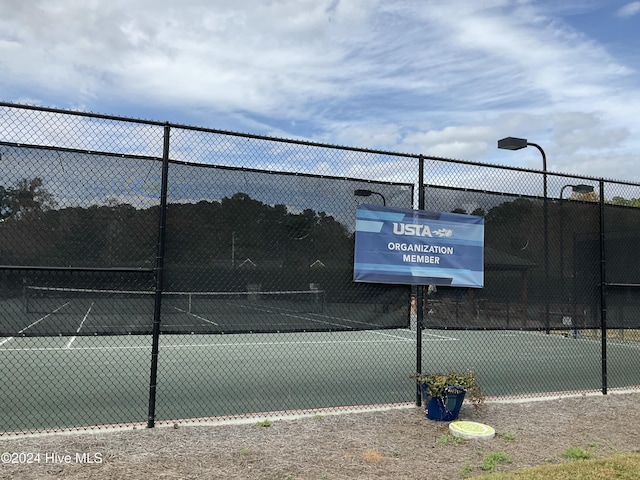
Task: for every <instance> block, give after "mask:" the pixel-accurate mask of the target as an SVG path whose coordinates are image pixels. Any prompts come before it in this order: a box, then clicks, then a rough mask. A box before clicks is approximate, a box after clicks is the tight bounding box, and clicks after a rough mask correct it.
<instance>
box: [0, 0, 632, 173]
mask: <svg viewBox="0 0 640 480" xmlns="http://www.w3.org/2000/svg"><path fill="white" fill-rule="evenodd" d="M638 32H640V2H639V1H633V2H629V1H618V0H610V1H608V0H582V1H577V0H576V1H573V0H560V1H558V0H549V1H546V0H545V1H534V0H531V1H529V0H512V1H507V0H467V1H462V0H447V1H435V0H387V1H375V0H328V1H320V0H273V1H269V2H266V1H264V0H183V1H180V2H175V1H167V0H109V1H97V0H96V1H93V0H92V1H78V0H3V2H2V3H0V91H1V92H2V93H1V94H0V98H1V99H2V100H4V101H9V102H18V103H28V104H36V105H43V106H50V107H58V108H70V109H79V110H86V111H92V112H99V113H107V114H114V115H124V116H129V117H136V118H145V119H152V120H160V121H170V122H175V123H183V124H189V125H197V126H204V127H211V128H217V129H224V130H233V131H240V132H250V133H258V134H266V135H274V136H278V137H287V138H302V139H308V140H313V141H319V142H327V143H331V144H339V145H348V146H357V147H366V148H375V149H383V150H390V151H398V152H406V153H422V154H425V155H437V156H443V157H448V158H458V159H464V160H473V161H480V162H488V163H499V164H507V165H514V166H519V167H528V168H541V160H540V155H539V152H538V151H537V150H536V149H533V148H529V149H526V150H522V151H519V152H508V151H502V150H498V149H497V148H496V142H497V140H498V139H499V138H502V137H506V136H520V137H525V138H528V139H529V141H531V142H535V143H538V144H540V145H542V146H543V148H544V149H545V151H546V153H547V157H548V168H549V170H553V171H558V172H564V173H575V174H582V175H590V176H598V177H605V178H614V179H623V180H631V181H640V168H639V165H638V163H639V162H638V160H639V159H640V122H639V121H638V120H639V119H640V118H639V117H640V75H639V72H638V69H639V68H640V34H639V33H638Z"/></svg>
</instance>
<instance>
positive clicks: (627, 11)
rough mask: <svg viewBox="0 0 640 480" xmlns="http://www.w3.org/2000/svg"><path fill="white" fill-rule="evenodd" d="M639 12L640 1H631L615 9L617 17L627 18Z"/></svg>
mask: <svg viewBox="0 0 640 480" xmlns="http://www.w3.org/2000/svg"><path fill="white" fill-rule="evenodd" d="M638 13H640V2H631V3H628V4H626V5H625V6H624V7H622V8H621V9H620V10H618V11H617V15H618V16H619V17H623V18H628V17H633V16H634V15H637V14H638Z"/></svg>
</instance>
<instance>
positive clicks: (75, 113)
mask: <svg viewBox="0 0 640 480" xmlns="http://www.w3.org/2000/svg"><path fill="white" fill-rule="evenodd" d="M0 107H6V108H13V109H19V110H20V109H21V110H32V111H40V112H48V113H56V114H61V115H73V116H79V117H87V118H97V119H103V120H113V121H120V122H128V123H138V124H145V125H155V126H161V127H169V128H176V129H183V130H192V131H198V132H204V133H213V134H219V135H228V136H233V137H240V138H251V139H255V140H263V141H268V142H278V143H288V144H294V145H302V146H308V147H320V148H327V149H332V150H343V151H351V152H360V153H368V154H373V155H385V156H392V157H400V158H413V159H424V160H431V161H438V162H445V163H455V164H460V165H469V166H475V167H484V168H495V169H499V170H509V171H516V172H525V173H533V174H546V175H550V176H556V177H571V178H575V179H581V180H590V181H596V182H597V181H605V182H609V183H616V184H620V185H630V186H636V187H640V182H630V181H626V180H614V179H604V178H598V177H593V176H588V175H578V174H570V173H562V172H552V171H542V170H535V169H531V168H522V167H514V166H510V165H500V164H492V163H484V162H474V161H470V160H460V159H454V158H446V157H438V156H433V155H424V154H417V153H402V152H394V151H390V150H380V149H370V148H361V147H350V146H345V145H333V144H327V143H321V142H312V141H308V140H301V139H290V138H280V137H271V136H266V135H258V134H252V133H241V132H233V131H229V130H220V129H214V128H206V127H197V126H192V125H184V124H178V123H172V122H168V121H165V122H162V121H157V120H142V119H136V118H131V117H123V116H117V115H107V114H101V113H93V112H82V111H77V110H65V109H60V108H51V107H41V106H36V105H26V104H18V103H11V102H0ZM96 153H97V152H96Z"/></svg>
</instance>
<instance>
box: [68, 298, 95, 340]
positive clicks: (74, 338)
mask: <svg viewBox="0 0 640 480" xmlns="http://www.w3.org/2000/svg"><path fill="white" fill-rule="evenodd" d="M94 304H95V302H91V305H89V310H87V313H85V314H84V318H83V319H82V321H81V322H80V326H79V327H78V329H77V330H76V333H80V330H81V329H82V326H83V325H84V322H86V321H87V318H88V317H89V313H91V309H92V308H93V305H94ZM75 340H76V336H75V335H74V336H73V337H71V340H69V342H68V343H67V347H66V348H71V344H72V343H73V342H75Z"/></svg>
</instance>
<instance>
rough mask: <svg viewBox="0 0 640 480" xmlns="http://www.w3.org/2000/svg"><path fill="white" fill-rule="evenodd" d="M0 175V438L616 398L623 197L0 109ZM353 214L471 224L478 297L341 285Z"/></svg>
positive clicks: (628, 201)
mask: <svg viewBox="0 0 640 480" xmlns="http://www.w3.org/2000/svg"><path fill="white" fill-rule="evenodd" d="M0 155H1V160H0V162H1V164H2V167H3V168H2V171H1V173H0V304H1V305H2V310H1V311H0V330H1V331H0V365H1V366H2V368H1V369H0V380H1V381H2V384H3V396H2V402H3V404H2V408H3V412H4V415H3V417H2V420H1V422H2V425H1V426H0V431H1V432H2V433H3V434H5V435H6V434H14V433H29V432H39V431H59V430H63V429H69V428H90V427H96V426H117V425H120V426H122V425H146V426H149V427H152V426H154V425H155V424H156V423H158V422H159V423H175V422H180V421H196V422H197V421H202V420H207V419H221V418H229V417H237V416H243V415H248V414H260V415H269V416H277V415H283V414H286V413H288V412H299V411H315V409H343V408H347V407H353V406H366V405H380V404H397V403H407V402H411V401H412V400H413V399H414V398H415V396H416V388H415V385H414V384H413V383H412V382H411V381H410V380H409V378H408V377H409V375H410V374H412V373H415V372H416V371H435V370H437V371H446V370H461V369H472V370H474V371H476V373H477V375H478V378H479V380H480V382H481V384H482V386H483V387H484V390H485V392H486V393H487V394H488V395H493V396H504V395H508V396H513V395H533V394H541V393H545V392H559V391H584V390H598V389H601V390H603V391H604V392H606V389H607V388H609V387H630V386H635V385H638V384H640V381H639V380H638V377H637V374H636V373H635V372H636V371H637V368H635V365H637V362H638V361H639V360H640V350H638V348H639V347H640V335H638V332H639V331H640V326H639V325H638V324H639V323H640V321H639V320H638V319H639V318H640V316H639V315H638V312H637V309H638V307H639V306H640V301H639V300H638V299H640V296H638V295H637V292H638V290H637V287H638V286H639V285H640V281H639V280H640V279H638V278H637V277H638V274H637V272H638V268H637V264H638V263H639V257H638V255H637V253H636V250H635V249H634V245H635V243H636V242H637V239H638V236H639V235H640V232H639V231H638V229H639V228H640V209H638V207H639V206H640V201H639V200H638V198H640V194H639V192H638V189H639V188H640V185H636V184H631V183H625V182H614V181H605V180H602V179H594V178H588V177H575V176H567V175H560V174H556V173H546V172H545V173H543V172H539V171H532V170H523V169H513V168H506V167H497V166H490V165H483V164H474V163H470V162H464V161H454V160H448V159H442V158H434V157H422V156H417V155H406V154H396V153H391V152H382V151H372V150H366V149H357V148H344V147H336V146H331V145H321V144H315V143H310V142H302V141H293V140H284V139H277V138H269V137H260V136H254V135H244V134H238V133H232V132H224V131H216V130H211V129H202V128H195V127H188V126H181V125H173V124H168V123H161V122H148V121H141V120H135V119H126V118H117V117H109V116H104V115H93V114H85V113H77V112H70V111H60V110H53V109H44V108H37V107H28V106H21V105H13V104H6V103H2V104H0ZM421 166H423V167H422V168H423V172H422V173H423V174H424V177H425V178H427V179H428V182H427V184H426V185H424V186H423V187H422V188H424V190H423V193H424V195H423V201H424V205H420V202H421V200H420V199H421V197H422V194H421V192H420V187H419V183H420V182H419V178H421V175H420V173H419V170H420V168H421ZM479 187H481V188H479ZM541 192H548V194H547V195H546V196H544V195H542V193H541ZM364 202H366V203H379V204H384V205H386V206H393V207H402V208H419V207H420V208H422V207H424V208H425V209H427V210H432V211H436V212H439V211H444V212H457V213H465V214H472V215H479V216H482V217H484V219H485V287H484V288H483V289H479V290H476V289H460V288H457V289H455V288H447V287H437V288H429V289H427V288H426V287H425V288H424V294H423V290H422V289H423V287H418V288H417V289H416V287H413V289H412V288H411V287H409V286H405V285H380V284H367V283H356V282H353V281H352V279H353V242H354V232H355V209H356V206H357V205H358V204H359V203H364ZM416 298H417V299H418V302H417V303H416ZM423 300H424V301H423Z"/></svg>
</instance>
